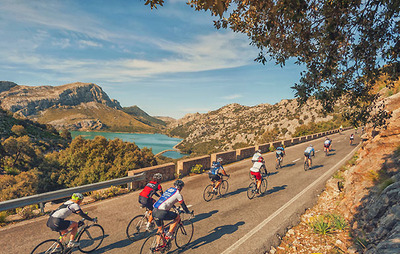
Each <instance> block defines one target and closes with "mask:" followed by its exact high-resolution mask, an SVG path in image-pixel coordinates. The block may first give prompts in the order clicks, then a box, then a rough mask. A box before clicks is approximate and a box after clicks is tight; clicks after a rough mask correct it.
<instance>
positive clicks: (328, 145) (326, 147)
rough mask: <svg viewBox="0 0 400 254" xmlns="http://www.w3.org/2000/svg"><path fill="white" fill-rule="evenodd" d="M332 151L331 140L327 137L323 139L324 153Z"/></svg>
mask: <svg viewBox="0 0 400 254" xmlns="http://www.w3.org/2000/svg"><path fill="white" fill-rule="evenodd" d="M331 149H332V140H331V139H330V138H329V137H326V138H325V141H324V152H325V151H326V150H328V152H329V151H330V150H331Z"/></svg>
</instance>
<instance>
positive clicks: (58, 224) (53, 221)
mask: <svg viewBox="0 0 400 254" xmlns="http://www.w3.org/2000/svg"><path fill="white" fill-rule="evenodd" d="M46 225H47V226H48V227H49V228H50V229H51V230H53V231H57V232H60V231H63V230H66V229H68V228H69V226H70V225H71V221H69V220H64V219H61V218H54V217H52V216H50V217H49V219H48V220H47V223H46Z"/></svg>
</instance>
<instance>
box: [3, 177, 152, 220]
mask: <svg viewBox="0 0 400 254" xmlns="http://www.w3.org/2000/svg"><path fill="white" fill-rule="evenodd" d="M145 179H146V173H145V172H142V173H140V174H137V175H134V176H127V177H122V178H118V179H114V180H109V181H104V182H99V183H93V184H87V185H83V186H79V187H72V188H68V189H63V190H56V191H51V192H46V193H42V194H37V195H32V196H28V197H23V198H17V199H12V200H7V201H3V202H0V211H5V210H10V209H14V208H18V207H23V206H28V205H35V204H39V205H40V209H41V211H42V212H44V205H43V203H45V202H49V201H53V200H57V199H61V198H66V197H70V196H71V195H72V194H73V193H75V192H81V193H85V192H89V191H95V190H101V189H105V188H108V187H111V186H116V185H122V184H127V183H131V182H135V181H142V180H145Z"/></svg>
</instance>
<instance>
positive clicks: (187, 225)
mask: <svg viewBox="0 0 400 254" xmlns="http://www.w3.org/2000/svg"><path fill="white" fill-rule="evenodd" d="M182 224H183V225H179V227H178V228H177V229H176V232H175V244H176V246H177V247H178V248H183V247H184V246H185V245H186V244H188V243H190V241H191V240H192V237H193V232H194V226H193V222H192V221H191V220H184V221H182Z"/></svg>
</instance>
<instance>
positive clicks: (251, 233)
mask: <svg viewBox="0 0 400 254" xmlns="http://www.w3.org/2000/svg"><path fill="white" fill-rule="evenodd" d="M358 147H359V146H357V147H355V148H354V149H353V150H352V151H351V152H350V153H349V154H348V155H347V156H345V157H344V158H343V159H341V160H340V161H339V162H338V163H336V164H335V166H333V167H332V168H330V169H329V170H328V171H326V172H325V174H323V175H322V176H320V177H319V178H318V179H317V180H315V181H314V182H313V183H311V184H310V185H308V186H307V187H306V188H305V189H304V190H303V191H301V192H300V193H298V194H297V195H296V196H294V197H293V198H292V199H291V200H289V201H288V202H287V203H286V204H284V205H283V206H281V207H280V208H279V209H278V210H276V211H275V212H274V213H273V214H271V215H270V216H269V217H268V218H266V219H265V220H264V221H262V222H261V223H260V224H258V225H257V226H256V227H255V228H253V229H252V230H250V231H249V232H248V233H247V234H245V235H244V236H243V237H242V238H240V239H239V240H238V241H236V242H235V243H234V244H232V245H231V247H229V248H228V249H226V250H225V251H224V252H222V253H221V254H228V253H232V252H233V251H234V250H236V249H237V248H238V247H239V246H240V245H241V244H242V243H244V242H245V241H247V240H248V239H249V238H250V237H252V236H253V235H254V234H255V233H257V232H258V231H260V229H261V228H263V227H264V226H265V225H266V224H267V223H269V222H270V221H271V220H273V219H274V218H275V217H276V216H278V215H279V214H280V213H281V212H283V210H285V209H286V208H288V207H289V206H290V205H291V204H292V203H294V202H295V201H296V200H297V199H299V198H300V197H301V196H302V195H303V194H304V193H306V192H307V191H308V190H309V189H311V188H312V187H313V186H314V185H316V184H317V183H318V182H319V181H321V180H322V179H323V178H325V177H326V176H327V175H329V174H331V171H333V169H335V168H336V167H337V166H339V165H340V164H341V163H343V161H345V160H348V157H349V156H350V155H352V154H353V152H354V150H356V149H358Z"/></svg>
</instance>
